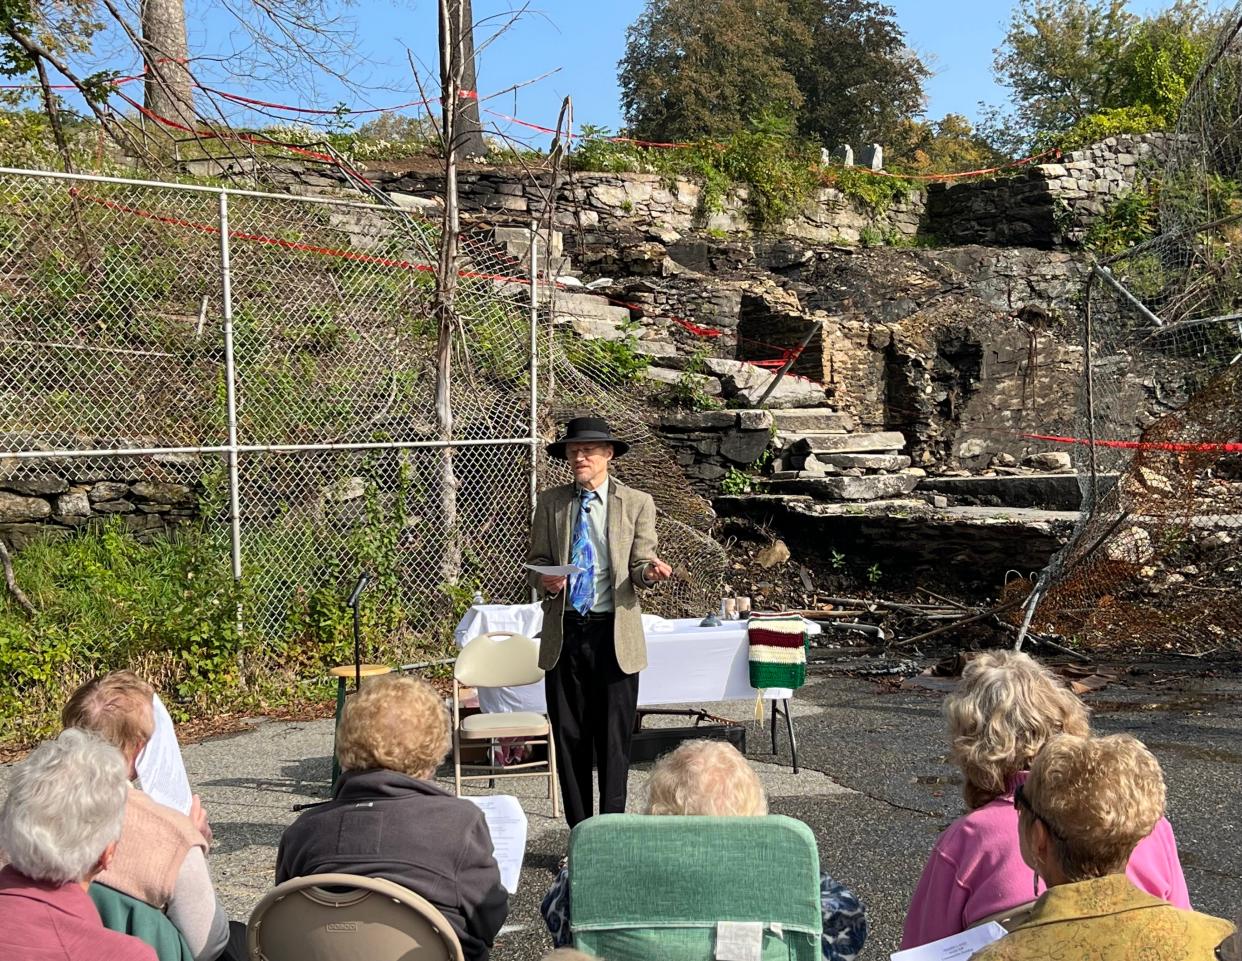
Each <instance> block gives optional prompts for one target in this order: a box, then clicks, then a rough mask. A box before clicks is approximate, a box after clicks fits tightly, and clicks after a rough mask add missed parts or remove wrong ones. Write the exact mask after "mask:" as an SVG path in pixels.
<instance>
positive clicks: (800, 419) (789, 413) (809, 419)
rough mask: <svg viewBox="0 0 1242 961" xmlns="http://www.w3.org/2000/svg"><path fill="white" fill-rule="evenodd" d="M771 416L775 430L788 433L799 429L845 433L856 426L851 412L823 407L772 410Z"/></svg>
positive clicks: (793, 432)
mask: <svg viewBox="0 0 1242 961" xmlns="http://www.w3.org/2000/svg"><path fill="white" fill-rule="evenodd" d="M772 416H773V418H774V419H775V420H776V428H777V430H780V431H784V432H785V433H789V434H796V433H798V432H799V431H814V432H827V433H839V434H847V433H849V432H850V431H852V430H854V428H855V427H857V426H858V422H857V421H855V420H854V416H853V415H852V414H850V413H847V412H846V411H837V410H828V409H827V408H824V407H802V408H798V407H794V408H790V409H788V410H778V411H774V412H773V415H772Z"/></svg>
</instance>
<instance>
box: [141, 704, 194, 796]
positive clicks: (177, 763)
mask: <svg viewBox="0 0 1242 961" xmlns="http://www.w3.org/2000/svg"><path fill="white" fill-rule="evenodd" d="M151 708H152V713H153V714H154V715H155V730H154V731H153V732H152V734H151V740H149V741H147V746H146V747H144V748H143V749H142V753H141V754H139V755H138V761H137V768H138V783H139V784H140V785H142V790H143V793H145V794H146V795H147V796H148V797H150V798H151V799H152V800H153V801H157V802H159V803H160V804H163V805H164V806H165V807H170V808H172V809H174V810H176V811H180V812H181V813H182V814H189V813H190V805H191V804H192V803H193V795H192V793H191V791H190V779H189V777H188V776H187V775H186V773H185V762H183V761H182V760H181V745H180V744H178V743H177V732H176V731H175V730H173V722H172V718H171V717H169V715H168V709H167V708H165V707H164V702H163V701H161V700H160V696H159V695H158V694H156V695H155V696H154V697H153V698H152V699H151Z"/></svg>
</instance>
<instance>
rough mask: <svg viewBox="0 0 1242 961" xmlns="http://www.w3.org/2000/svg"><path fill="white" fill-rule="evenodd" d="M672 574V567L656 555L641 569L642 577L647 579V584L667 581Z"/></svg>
mask: <svg viewBox="0 0 1242 961" xmlns="http://www.w3.org/2000/svg"><path fill="white" fill-rule="evenodd" d="M672 576H673V569H672V568H671V567H669V566H668V565H667V564H665V563H664V561H662V560H660V559H659V558H658V557H657V558H656V559H655V560H654V561H651V563H649V564H648V565H647V569H646V570H645V571H643V577H645V578H646V579H647V583H648V584H655V583H656V582H658V581H667V580H668V579H669V578H670V577H672Z"/></svg>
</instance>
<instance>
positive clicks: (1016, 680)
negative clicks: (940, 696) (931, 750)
mask: <svg viewBox="0 0 1242 961" xmlns="http://www.w3.org/2000/svg"><path fill="white" fill-rule="evenodd" d="M944 712H945V718H946V720H947V721H948V727H949V738H950V742H951V748H950V757H951V758H952V760H953V763H954V764H956V765H957V767H958V768H959V769H960V770H961V772H962V776H963V778H964V780H965V783H964V785H963V787H962V793H963V795H964V796H965V799H966V806H967V807H968V808H970V810H969V812H968V813H966V814H965V815H963V816H962V817H960V818H958V819H957V820H956V821H954V822H953V823H952V824H951V825H949V827H948V828H946V829H945V831H944V833H943V834H941V835H940V838H939V840H937V842H936V846H935V847H934V848H932V852H931V857H929V858H928V860H927V865H926V867H924V868H923V876H922V877H921V878H920V879H919V883H918V887H917V888H915V891H914V897H913V898H912V900H911V902H910V909H909V911H908V912H907V914H906V921H905V928H904V930H903V932H902V939H901V946H902V948H912V947H915V946H917V945H920V944H927V943H928V942H930V941H937V940H939V939H940V938H947V937H949V936H950V935H954V934H958V933H960V932H962V931H964V930H966V929H967V928H969V927H973V926H974V925H976V924H980V923H982V922H983V921H986V920H990V919H993V918H999V917H1004V916H1006V915H1007V914H1009V913H1010V912H1012V911H1013V910H1014V909H1015V908H1019V907H1021V906H1022V905H1025V904H1028V903H1029V902H1031V901H1033V900H1034V899H1035V898H1036V897H1038V896H1039V894H1040V893H1041V892H1042V891H1043V890H1044V889H1043V887H1042V885H1041V883H1040V881H1039V879H1038V878H1036V879H1032V877H1031V872H1030V871H1029V870H1028V869H1027V868H1026V866H1025V865H1024V864H1023V862H1022V854H1021V852H1020V851H1019V850H1018V831H1017V827H1018V814H1017V812H1016V811H1015V810H1014V808H1013V797H1014V790H1015V789H1016V788H1017V787H1018V786H1019V785H1021V784H1022V782H1023V781H1025V780H1026V772H1027V770H1028V769H1029V767H1030V765H1031V762H1032V761H1033V760H1034V758H1035V756H1036V755H1037V754H1039V752H1040V750H1041V749H1042V748H1043V746H1044V745H1045V744H1046V743H1047V742H1048V741H1050V740H1051V739H1052V738H1054V737H1056V736H1057V735H1059V734H1073V735H1078V736H1085V735H1087V734H1088V733H1089V731H1090V727H1089V725H1088V722H1087V709H1086V707H1085V706H1084V705H1083V703H1082V701H1081V700H1079V699H1078V697H1077V696H1075V695H1074V693H1073V692H1072V691H1070V690H1069V689H1068V688H1067V687H1066V686H1065V685H1064V684H1063V683H1062V682H1061V680H1060V679H1059V678H1058V677H1057V676H1056V675H1055V674H1053V673H1052V672H1051V671H1050V670H1048V669H1047V668H1046V667H1044V666H1043V665H1041V664H1040V663H1039V662H1038V661H1036V660H1035V659H1034V658H1032V657H1030V656H1029V655H1026V654H1020V653H1015V652H1013V651H994V652H990V653H986V654H982V655H980V656H979V657H977V658H975V659H974V660H972V661H971V662H970V663H969V664H967V665H966V669H965V670H964V671H963V672H962V680H961V683H960V684H959V685H958V688H957V690H956V691H955V692H954V693H953V694H952V695H950V696H949V697H948V699H947V700H946V701H945V707H944ZM1128 872H1129V875H1130V878H1131V879H1132V880H1133V881H1134V883H1135V884H1137V885H1138V886H1139V887H1140V888H1142V889H1143V890H1144V891H1147V892H1148V893H1149V894H1152V895H1155V896H1156V897H1158V898H1163V899H1164V900H1166V901H1169V902H1170V903H1172V904H1174V905H1176V906H1177V907H1181V908H1188V907H1190V899H1189V897H1188V895H1187V892H1186V880H1185V878H1184V877H1183V875H1182V866H1181V862H1180V861H1179V860H1178V857H1177V844H1176V841H1175V840H1174V838H1173V829H1172V828H1171V827H1170V826H1169V822H1168V821H1167V820H1165V819H1164V818H1163V817H1161V818H1160V819H1159V820H1158V821H1157V823H1156V825H1155V828H1154V830H1153V831H1152V832H1151V834H1150V836H1148V837H1146V838H1144V839H1143V840H1142V841H1141V842H1140V843H1139V845H1138V846H1137V848H1136V849H1135V850H1134V854H1133V856H1132V857H1131V858H1130V864H1129V868H1128Z"/></svg>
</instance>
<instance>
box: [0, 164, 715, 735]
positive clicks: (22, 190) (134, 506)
mask: <svg viewBox="0 0 1242 961" xmlns="http://www.w3.org/2000/svg"><path fill="white" fill-rule="evenodd" d="M438 246H439V225H438V222H435V221H433V220H431V219H426V218H425V217H424V216H421V215H419V214H417V213H415V212H411V211H409V210H405V209H401V208H398V207H393V206H385V205H381V204H373V203H360V202H355V201H351V200H337V199H327V198H296V197H288V196H277V195H269V194H261V193H257V192H248V191H240V190H232V189H225V188H217V187H208V186H204V185H201V184H172V183H153V182H143V181H129V180H119V179H113V178H103V177H88V176H73V175H63V174H52V173H43V172H34V171H17V170H0V305H2V310H0V362H2V363H3V365H4V369H5V377H4V382H3V386H2V387H0V533H3V535H4V539H5V540H6V541H8V542H9V543H10V544H11V545H13V546H15V547H18V548H20V549H21V551H20V554H19V555H18V562H19V563H18V565H17V566H18V573H19V575H20V576H19V577H18V584H19V587H20V588H22V589H24V590H25V591H26V594H27V596H28V597H29V598H30V600H31V603H32V607H33V608H34V610H33V612H32V613H29V614H26V613H23V612H22V611H21V610H19V609H18V604H17V603H16V601H15V598H14V597H12V596H8V597H6V598H5V599H4V601H3V603H2V605H0V663H5V664H6V665H7V672H8V674H9V675H10V676H9V678H8V680H9V682H10V689H11V690H12V691H13V692H14V693H15V694H17V695H19V696H18V697H16V698H12V699H10V700H12V701H13V702H14V703H15V704H17V703H19V702H20V700H21V698H22V697H28V696H34V692H36V691H38V690H44V689H46V692H45V693H44V694H40V695H38V696H41V697H46V698H47V700H48V704H47V705H46V709H47V711H54V709H55V708H56V706H57V704H56V702H55V698H56V696H57V694H56V690H57V689H58V688H60V687H61V686H62V685H64V684H68V683H70V681H71V680H73V676H74V675H75V672H76V673H79V674H83V675H89V673H91V672H92V670H97V669H102V668H107V667H112V666H117V665H118V664H129V665H135V666H138V665H140V666H141V667H142V668H143V669H144V670H145V671H146V672H147V673H148V674H150V675H151V676H153V677H154V678H156V679H157V680H163V681H164V686H165V688H166V689H168V688H170V687H172V688H176V690H177V692H178V693H179V694H180V695H181V696H182V698H183V700H186V701H190V702H193V701H198V702H199V703H202V704H207V703H208V702H211V699H212V697H215V698H216V699H217V702H218V699H219V693H220V691H222V690H225V689H227V687H228V685H227V684H226V685H225V686H224V687H221V686H220V685H219V684H217V683H216V679H215V676H216V675H224V676H225V677H226V678H232V679H233V680H235V681H236V682H237V683H238V684H240V685H241V686H242V687H245V686H246V685H247V684H250V683H254V679H255V678H257V677H260V676H263V675H264V674H265V672H266V673H273V672H274V673H275V674H278V675H279V676H281V677H284V678H286V680H287V679H288V678H289V677H290V675H292V676H301V677H306V676H308V675H312V674H313V673H314V672H316V671H318V670H321V669H322V666H323V664H324V663H331V662H333V661H338V662H339V661H345V660H348V659H349V656H350V651H351V637H352V631H351V620H350V613H349V611H348V610H347V609H346V608H345V607H344V605H343V599H344V598H345V597H346V596H347V595H348V594H349V592H350V589H351V588H352V586H353V584H354V582H355V580H356V578H357V577H358V575H359V573H360V571H362V570H367V571H369V572H371V574H372V575H373V582H372V586H371V588H370V589H369V590H368V592H367V593H366V594H365V595H364V598H363V603H362V609H361V612H362V622H363V630H364V633H365V636H366V638H367V651H366V653H367V656H368V657H370V658H373V659H376V660H383V661H389V662H393V663H401V662H403V661H408V660H411V659H416V658H418V657H422V656H426V655H428V654H431V653H435V652H437V651H441V650H443V646H442V645H443V644H444V643H445V642H446V641H447V639H448V636H449V632H450V629H451V627H452V625H453V624H454V623H455V621H456V619H457V617H458V616H459V614H460V612H461V611H462V610H463V609H464V607H465V606H466V605H467V604H468V603H469V600H470V598H471V597H472V596H473V595H474V594H475V592H476V591H478V592H481V593H482V594H483V595H484V596H485V597H486V598H488V599H489V600H495V601H502V602H520V601H524V600H527V599H528V598H529V594H528V588H527V585H526V581H525V578H524V576H523V572H522V569H521V563H522V561H523V559H524V554H525V550H526V544H527V540H528V533H529V519H530V510H531V505H532V499H533V496H534V494H535V491H536V490H537V489H539V488H541V487H545V486H549V485H551V484H554V483H559V482H563V481H565V480H568V478H569V475H568V473H567V472H566V471H565V470H564V468H563V465H561V464H559V463H555V462H549V461H548V460H547V458H546V455H545V454H544V451H543V445H544V443H545V442H546V441H547V440H548V439H550V438H551V437H552V436H554V435H555V434H556V432H557V430H558V426H559V425H560V424H562V423H563V422H564V420H565V419H566V418H567V417H569V416H573V415H575V414H577V413H581V412H584V411H587V410H591V411H598V412H600V413H602V414H603V415H604V416H606V417H608V418H609V419H610V420H611V421H612V422H613V424H614V427H615V429H616V430H617V431H618V432H619V433H620V434H621V435H622V436H625V437H626V438H627V439H628V440H631V441H632V443H633V444H634V447H633V449H632V450H631V452H630V453H629V454H628V455H627V456H626V457H625V458H623V459H621V460H620V461H618V462H617V465H616V466H617V469H618V474H619V476H620V477H621V479H622V480H623V481H626V482H628V483H631V484H633V485H634V486H638V487H640V488H642V489H644V490H647V491H649V492H650V493H652V495H653V496H654V497H655V498H656V501H657V506H658V508H659V519H658V532H659V535H660V538H661V552H662V554H663V555H664V556H665V557H667V558H668V559H669V560H670V562H672V563H673V564H674V566H675V567H676V568H677V570H678V571H679V572H680V575H681V576H680V577H679V578H677V579H676V580H675V581H674V582H672V583H670V584H668V585H662V586H661V587H659V588H657V589H656V590H655V591H654V592H653V595H652V598H651V602H650V604H649V606H650V607H651V609H653V610H655V611H657V612H659V613H663V614H668V615H676V614H685V613H701V612H703V611H705V610H707V609H711V608H712V607H714V606H715V603H714V602H715V599H716V598H717V597H718V596H719V587H720V582H721V577H722V575H723V571H724V567H725V560H724V552H723V550H722V548H721V547H720V545H718V544H717V543H716V542H715V541H714V540H712V538H711V536H710V528H711V522H712V516H711V512H710V508H709V506H708V505H707V503H706V502H705V501H704V500H702V499H701V498H699V497H697V496H696V495H695V494H693V493H692V492H691V490H690V489H689V487H688V485H687V484H686V482H685V481H684V479H683V478H682V476H681V474H680V472H679V471H678V470H677V469H676V466H675V464H674V463H673V461H672V460H671V458H670V456H669V454H668V453H667V452H666V451H665V450H664V448H663V446H662V445H661V444H660V442H659V441H658V439H657V438H656V437H655V435H654V434H653V432H652V431H651V430H650V429H649V427H648V423H647V418H646V415H645V409H646V404H647V400H648V398H647V395H646V393H645V392H644V391H643V390H642V389H641V387H640V384H638V383H636V382H635V380H634V379H633V377H632V376H631V374H632V372H631V371H630V370H629V368H628V367H627V365H626V364H620V365H618V364H617V363H615V360H616V358H615V356H614V355H613V354H610V353H609V351H608V350H586V351H584V350H583V340H582V337H581V336H580V335H579V334H577V333H575V332H574V330H573V329H572V325H570V324H569V323H568V321H567V320H566V319H565V318H564V316H563V315H562V314H560V313H558V311H557V308H556V306H555V299H556V288H555V285H544V284H542V281H540V280H538V279H532V278H531V276H530V268H529V262H530V257H529V256H527V258H526V259H525V260H524V261H523V260H519V259H518V258H516V257H514V256H512V255H510V254H509V253H508V252H506V250H505V248H503V247H502V246H500V245H498V244H497V243H495V242H494V241H493V238H492V236H491V233H490V229H489V228H488V227H486V226H485V225H484V226H479V227H469V228H467V229H466V230H465V231H464V232H463V235H462V238H461V256H460V259H459V275H458V277H457V284H456V294H455V312H456V324H457V329H456V330H455V331H454V336H453V357H452V365H451V366H452V394H451V406H452V416H453V423H452V428H451V434H450V435H449V436H451V438H452V442H451V445H450V444H447V443H446V442H445V439H444V438H445V433H444V430H443V428H444V425H442V424H441V423H440V422H439V420H438V419H437V413H436V406H435V398H436V377H437V363H436V345H437V334H438V329H437V326H436V321H435V316H436V315H435V313H434V297H435V290H436V274H435V271H436V268H435V266H434V265H435V264H436V263H437V262H438ZM532 284H534V285H536V286H537V287H539V286H542V288H543V290H542V294H541V296H538V297H536V298H535V300H536V301H537V307H536V309H532V296H531V291H532ZM554 318H555V319H554ZM536 331H538V338H536V336H535V332H536ZM536 345H537V347H538V349H537V350H536ZM622 349H624V348H622ZM141 551H146V552H147V553H146V554H143V553H141ZM135 552H138V553H135ZM74 571H77V572H79V574H81V573H82V572H84V571H85V572H87V574H89V576H86V577H84V578H83V577H78V576H77V575H75V574H74V573H73V572H74ZM101 585H102V586H101ZM131 588H132V589H131ZM83 595H90V596H91V598H90V599H91V602H92V603H91V604H87V603H86V600H84V597H83ZM118 605H121V606H120V607H118ZM125 605H130V607H128V608H125ZM49 679H57V680H59V681H60V683H58V684H50V685H49V684H48V683H47V682H48V680H49ZM39 710H40V708H39V707H38V706H37V705H36V706H35V708H34V710H33V712H31V711H30V705H29V701H28V703H27V708H26V710H25V712H24V713H27V714H29V713H34V714H36V715H37V714H38V713H39ZM17 711H18V709H17V708H16V707H15V708H14V709H13V711H12V712H10V713H9V714H7V715H6V718H10V719H11V718H12V717H14V716H15V713H16V712H17ZM0 720H4V718H0Z"/></svg>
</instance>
